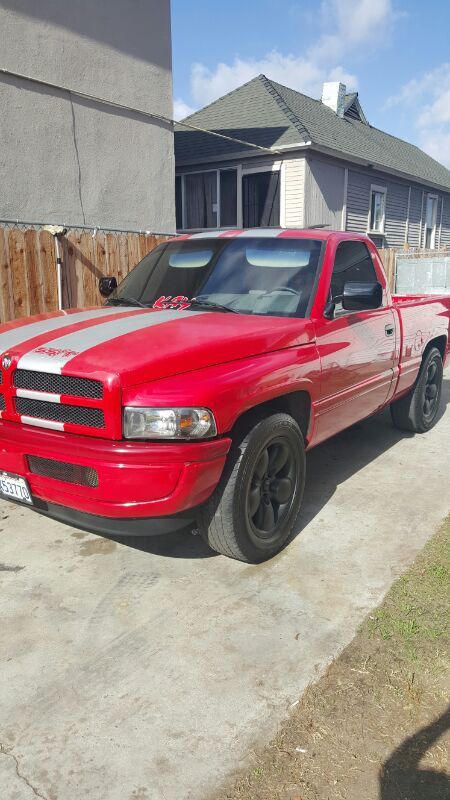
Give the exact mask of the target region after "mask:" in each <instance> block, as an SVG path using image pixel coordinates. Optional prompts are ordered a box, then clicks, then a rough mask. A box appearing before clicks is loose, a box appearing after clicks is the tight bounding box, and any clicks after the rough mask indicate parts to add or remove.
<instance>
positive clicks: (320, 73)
mask: <svg viewBox="0 0 450 800" xmlns="http://www.w3.org/2000/svg"><path fill="white" fill-rule="evenodd" d="M395 16H396V15H395V13H394V11H393V8H392V2H391V0H324V1H323V2H322V5H321V8H320V24H321V33H320V34H319V36H318V38H317V40H316V41H315V42H314V43H313V45H312V46H311V47H310V48H309V49H308V50H307V51H306V52H305V54H304V55H298V54H295V53H290V54H286V55H285V54H283V53H280V52H278V51H277V50H274V51H272V52H270V53H267V54H266V55H265V56H264V57H262V58H259V59H256V58H240V57H236V58H235V59H234V61H232V62H231V63H229V64H227V63H224V62H220V63H219V64H217V65H216V66H215V67H214V68H212V69H210V68H208V67H207V66H205V65H204V64H200V63H196V64H193V66H192V69H191V94H192V100H193V102H194V104H195V106H196V107H197V108H198V107H201V106H204V105H207V104H208V103H211V102H212V101H213V100H216V99H217V98H218V97H221V96H222V95H224V94H227V92H230V91H232V90H233V89H236V88H237V87H238V86H241V85H242V84H243V83H246V82H247V81H249V80H251V79H252V78H254V77H255V76H256V75H258V74H260V73H261V72H262V73H264V74H265V75H267V76H268V77H269V78H272V79H273V80H275V81H278V82H279V83H283V84H285V85H287V86H290V87H292V88H293V89H297V90H298V91H301V92H304V93H305V94H309V95H312V96H315V97H320V93H321V88H322V83H323V82H324V81H326V80H340V81H342V82H343V83H345V84H346V85H347V87H348V89H349V90H354V89H356V87H357V78H356V76H355V75H353V74H352V73H350V72H348V70H347V69H345V68H344V67H343V66H341V64H342V62H343V60H344V59H345V58H346V57H347V56H348V55H349V54H352V53H353V54H357V53H358V51H359V50H361V48H362V47H364V50H366V49H367V47H374V46H379V45H380V43H383V42H384V37H385V36H386V34H387V32H388V31H389V29H390V28H391V27H392V24H393V22H394V20H395ZM178 102H180V103H182V102H183V101H178Z"/></svg>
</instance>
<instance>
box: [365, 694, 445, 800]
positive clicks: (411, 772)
mask: <svg viewBox="0 0 450 800" xmlns="http://www.w3.org/2000/svg"><path fill="white" fill-rule="evenodd" d="M449 729H450V706H449V707H448V708H447V710H446V711H444V713H443V714H441V716H440V717H438V718H437V719H436V720H434V722H432V723H431V724H430V725H427V726H426V727H424V728H421V729H420V730H418V731H417V732H416V733H414V734H413V735H412V736H409V737H408V738H407V739H405V741H404V742H402V744H401V745H400V746H399V747H397V749H396V750H394V752H393V753H392V755H390V756H389V758H388V759H386V761H385V762H384V764H383V766H382V769H381V773H380V800H400V798H403V797H404V798H408V800H448V798H450V779H449V777H448V775H445V774H444V773H443V772H438V771H437V770H434V769H427V768H421V767H419V762H420V760H421V759H422V758H423V757H424V755H425V754H426V752H427V750H429V749H430V748H431V747H432V746H433V744H434V743H435V742H436V741H437V740H438V739H440V738H441V736H443V735H444V734H445V732H446V731H448V730H449Z"/></svg>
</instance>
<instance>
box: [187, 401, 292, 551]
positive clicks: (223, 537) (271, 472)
mask: <svg viewBox="0 0 450 800" xmlns="http://www.w3.org/2000/svg"><path fill="white" fill-rule="evenodd" d="M304 486H305V446H304V442H303V436H302V434H301V431H300V428H299V426H298V425H297V423H296V422H295V420H294V419H293V418H292V417H290V416H289V415H288V414H273V415H271V416H270V417H267V418H266V419H263V420H261V421H260V422H258V423H257V424H255V426H254V427H253V428H252V429H251V430H250V431H249V433H247V435H246V436H244V437H243V438H241V439H240V440H239V441H238V442H237V443H236V444H235V446H234V447H233V448H232V450H231V452H230V454H229V457H228V461H227V464H226V466H225V470H224V474H223V475H222V479H221V481H220V483H219V485H218V486H217V488H216V490H215V491H214V493H213V495H212V496H211V498H210V499H209V500H208V501H207V502H206V503H205V504H204V506H203V507H202V509H201V511H200V518H199V527H200V531H201V533H202V536H203V538H204V539H205V541H206V542H207V543H208V544H209V546H210V547H211V548H212V549H213V550H215V551H216V552H218V553H222V554H223V555H226V556H229V557H231V558H235V559H238V560H239V561H246V562H249V563H259V562H261V561H266V560H267V559H269V558H271V557H272V556H273V555H275V553H277V552H278V551H279V550H281V548H282V547H283V545H284V544H285V542H286V541H287V539H288V538H289V535H290V533H291V531H292V528H293V525H294V522H295V520H296V517H297V515H298V512H299V509H300V505H301V501H302V498H303V491H304Z"/></svg>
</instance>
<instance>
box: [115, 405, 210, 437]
mask: <svg viewBox="0 0 450 800" xmlns="http://www.w3.org/2000/svg"><path fill="white" fill-rule="evenodd" d="M216 434H217V428H216V423H215V420H214V416H213V414H212V412H211V411H208V409H207V408H131V407H130V406H126V407H125V408H124V411H123V435H124V437H125V439H206V438H210V437H211V436H215V435H216Z"/></svg>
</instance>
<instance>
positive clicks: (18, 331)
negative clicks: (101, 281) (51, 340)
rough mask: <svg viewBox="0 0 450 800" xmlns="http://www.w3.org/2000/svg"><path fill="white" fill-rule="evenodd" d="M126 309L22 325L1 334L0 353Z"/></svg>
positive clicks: (54, 318) (88, 312) (112, 309)
mask: <svg viewBox="0 0 450 800" xmlns="http://www.w3.org/2000/svg"><path fill="white" fill-rule="evenodd" d="M124 310H125V308H124V307H122V308H97V309H96V310H95V311H79V312H77V313H76V314H64V315H63V316H61V317H50V319H42V320H40V321H39V322H30V323H29V324H28V325H21V326H20V327H19V328H12V330H10V331H6V332H5V333H0V353H5V352H6V350H9V349H10V348H11V347H16V345H18V344H22V343H23V342H26V341H27V340H28V339H34V337H35V336H41V335H42V334H43V333H51V332H52V331H57V330H59V329H60V328H67V326H68V325H74V324H75V323H77V322H85V321H86V320H90V319H97V317H101V316H105V315H106V316H110V315H111V314H118V313H120V312H121V313H122V314H123V312H124Z"/></svg>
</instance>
